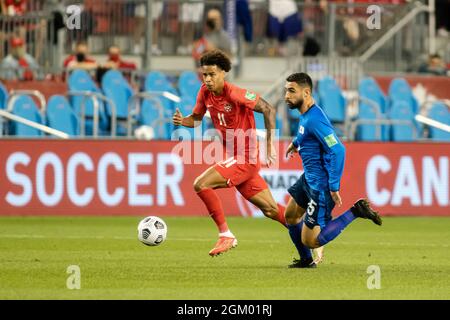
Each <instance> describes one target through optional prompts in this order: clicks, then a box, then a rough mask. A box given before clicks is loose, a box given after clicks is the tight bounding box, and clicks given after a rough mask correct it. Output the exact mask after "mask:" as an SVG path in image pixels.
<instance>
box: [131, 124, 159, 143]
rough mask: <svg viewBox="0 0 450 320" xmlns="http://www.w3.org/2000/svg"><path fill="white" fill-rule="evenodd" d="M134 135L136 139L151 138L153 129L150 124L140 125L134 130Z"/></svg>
mask: <svg viewBox="0 0 450 320" xmlns="http://www.w3.org/2000/svg"><path fill="white" fill-rule="evenodd" d="M134 136H135V137H136V139H138V140H153V139H154V138H155V130H153V128H152V127H150V126H140V127H139V128H136V130H134Z"/></svg>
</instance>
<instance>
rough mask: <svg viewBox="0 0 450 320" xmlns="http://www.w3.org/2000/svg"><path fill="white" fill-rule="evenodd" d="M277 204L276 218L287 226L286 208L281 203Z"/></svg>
mask: <svg viewBox="0 0 450 320" xmlns="http://www.w3.org/2000/svg"><path fill="white" fill-rule="evenodd" d="M277 206H278V217H277V218H276V220H277V221H278V222H279V223H281V224H282V225H283V226H285V227H286V228H287V226H286V218H285V217H284V212H285V211H286V208H285V207H283V206H282V205H280V204H277Z"/></svg>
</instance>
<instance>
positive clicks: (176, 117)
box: [172, 108, 183, 126]
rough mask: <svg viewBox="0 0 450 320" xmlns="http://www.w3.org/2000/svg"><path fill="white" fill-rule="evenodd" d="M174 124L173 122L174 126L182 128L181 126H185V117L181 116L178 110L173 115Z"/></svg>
mask: <svg viewBox="0 0 450 320" xmlns="http://www.w3.org/2000/svg"><path fill="white" fill-rule="evenodd" d="M172 122H173V124H174V125H176V126H181V125H183V115H182V114H181V111H180V109H178V108H177V110H176V111H175V113H174V114H173V117H172Z"/></svg>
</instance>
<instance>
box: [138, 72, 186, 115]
mask: <svg viewBox="0 0 450 320" xmlns="http://www.w3.org/2000/svg"><path fill="white" fill-rule="evenodd" d="M144 88H145V91H167V92H170V93H173V94H175V95H178V92H177V91H176V90H175V88H174V87H173V86H172V84H171V83H170V82H169V80H168V79H167V77H166V76H165V75H164V74H163V73H162V72H159V71H151V72H149V73H148V74H147V77H146V78H145V87H144ZM160 100H161V102H162V104H163V106H164V111H165V113H164V114H165V116H166V117H168V118H171V117H172V114H173V111H174V110H175V109H174V103H173V101H171V100H169V99H167V98H165V97H160Z"/></svg>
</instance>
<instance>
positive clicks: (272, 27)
mask: <svg viewBox="0 0 450 320" xmlns="http://www.w3.org/2000/svg"><path fill="white" fill-rule="evenodd" d="M302 29H303V28H302V21H301V20H300V17H299V13H298V8H297V4H296V2H295V1H294V0H269V19H268V26H267V36H268V37H269V38H277V39H278V47H277V48H276V50H277V51H278V52H277V53H278V54H281V55H283V56H284V55H286V54H287V52H286V50H287V49H286V46H285V45H286V43H287V41H288V39H289V38H290V37H297V36H298V35H299V34H300V33H301V32H302Z"/></svg>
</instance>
